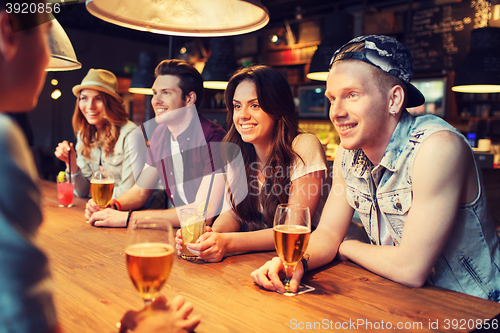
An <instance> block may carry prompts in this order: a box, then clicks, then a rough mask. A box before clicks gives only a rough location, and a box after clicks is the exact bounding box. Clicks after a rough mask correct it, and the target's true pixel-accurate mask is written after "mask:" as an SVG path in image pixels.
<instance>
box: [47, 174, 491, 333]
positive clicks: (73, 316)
mask: <svg viewBox="0 0 500 333" xmlns="http://www.w3.org/2000/svg"><path fill="white" fill-rule="evenodd" d="M40 184H41V188H42V195H43V203H42V204H43V212H44V222H43V225H42V226H41V228H40V232H39V240H40V245H41V247H42V248H43V249H44V250H45V251H46V253H47V255H48V257H49V260H50V262H51V270H52V275H53V279H54V284H55V304H56V308H57V311H58V317H59V321H60V323H61V325H62V328H63V330H64V332H69V333H73V332H79V333H82V332H100V333H101V332H117V329H116V327H115V324H116V323H117V322H118V321H119V320H120V319H121V317H122V316H123V314H124V313H125V312H126V311H127V310H130V309H134V310H138V309H140V308H142V304H143V303H142V299H141V298H140V297H139V294H138V293H137V292H136V291H135V289H134V287H133V285H132V283H131V281H130V279H129V277H128V275H127V271H126V267H125V259H124V246H125V234H126V230H125V229H113V228H95V227H92V226H90V225H88V224H87V223H85V217H84V207H85V203H86V200H83V199H79V198H76V197H75V200H74V203H75V206H74V207H72V208H59V207H58V206H57V193H56V185H55V183H53V182H48V181H41V183H40ZM273 256H275V252H265V253H249V254H244V255H239V256H233V257H228V258H226V259H225V260H223V261H222V262H220V263H204V262H203V261H196V262H189V261H185V260H182V259H180V258H176V259H175V261H174V267H173V269H172V273H171V275H170V278H169V279H168V281H167V285H166V286H165V287H164V288H163V290H162V293H163V294H164V295H166V296H167V298H169V299H172V298H173V297H175V296H176V295H179V294H180V295H183V296H184V297H185V298H186V299H188V300H189V301H191V302H192V303H194V306H195V310H194V313H195V314H200V315H201V316H202V321H201V324H200V325H199V326H198V328H197V329H196V332H209V333H220V332H231V333H234V332H311V331H333V330H335V331H346V330H349V331H359V332H363V331H369V332H373V331H394V330H397V329H398V328H402V329H403V330H404V331H415V332H429V331H443V332H453V331H462V332H465V331H471V330H472V329H473V328H474V327H476V326H475V325H477V323H480V322H482V323H484V322H485V320H488V319H491V318H493V317H495V316H496V315H497V314H499V313H500V304H498V303H495V302H492V301H487V300H483V299H479V298H476V297H472V296H468V295H465V294H460V293H456V292H452V291H449V290H444V289H441V288H437V287H433V286H427V285H426V286H424V287H423V288H408V287H405V286H403V285H400V284H398V283H394V282H391V281H389V280H387V279H385V278H382V277H380V276H377V275H375V274H372V273H370V272H369V271H367V270H365V269H363V268H361V267H359V266H357V265H355V264H353V263H349V262H340V261H337V260H336V261H334V262H333V263H331V264H330V265H329V266H327V267H324V268H321V269H318V270H314V271H312V272H309V273H308V275H307V276H306V278H305V279H304V280H303V282H305V283H306V284H308V285H310V286H313V287H314V288H316V290H315V291H313V292H309V293H306V294H301V295H298V296H294V297H287V296H283V295H280V294H278V293H276V292H270V291H266V290H263V289H261V288H260V287H258V286H257V285H255V284H254V283H253V281H252V279H251V278H250V273H251V272H252V271H253V270H254V269H256V268H258V267H259V266H260V265H262V264H263V263H264V262H265V261H266V260H269V259H270V258H272V257H273ZM497 324H498V325H499V326H498V327H500V323H498V322H497Z"/></svg>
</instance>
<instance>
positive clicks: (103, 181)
mask: <svg viewBox="0 0 500 333" xmlns="http://www.w3.org/2000/svg"><path fill="white" fill-rule="evenodd" d="M90 183H92V184H114V183H115V182H114V180H112V179H91V180H90Z"/></svg>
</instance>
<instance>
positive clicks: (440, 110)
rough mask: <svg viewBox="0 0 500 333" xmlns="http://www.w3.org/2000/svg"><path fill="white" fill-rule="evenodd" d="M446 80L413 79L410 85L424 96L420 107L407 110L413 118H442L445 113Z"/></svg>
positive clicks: (443, 78) (435, 78)
mask: <svg viewBox="0 0 500 333" xmlns="http://www.w3.org/2000/svg"><path fill="white" fill-rule="evenodd" d="M446 80H447V78H446V77H444V76H443V77H433V78H417V79H413V80H412V81H411V83H412V84H413V85H414V86H415V87H416V88H417V89H418V90H420V92H421V93H422V94H423V95H424V97H425V103H424V105H421V106H417V107H414V108H408V111H409V112H410V113H411V114H412V115H414V116H419V115H423V114H434V115H436V116H439V117H442V118H444V116H445V112H446V88H447V84H446V83H447V82H446Z"/></svg>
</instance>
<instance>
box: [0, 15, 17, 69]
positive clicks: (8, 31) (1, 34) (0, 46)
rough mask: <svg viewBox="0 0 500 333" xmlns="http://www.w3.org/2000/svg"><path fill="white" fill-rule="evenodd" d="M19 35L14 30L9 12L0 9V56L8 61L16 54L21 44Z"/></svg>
mask: <svg viewBox="0 0 500 333" xmlns="http://www.w3.org/2000/svg"><path fill="white" fill-rule="evenodd" d="M17 35H18V34H17ZM17 35H16V34H15V33H14V32H13V31H12V27H11V25H10V20H9V16H8V15H7V13H6V12H5V11H0V57H2V58H3V59H4V60H6V61H9V60H12V58H14V56H15V55H16V52H17V48H18V46H19V41H18V36H17Z"/></svg>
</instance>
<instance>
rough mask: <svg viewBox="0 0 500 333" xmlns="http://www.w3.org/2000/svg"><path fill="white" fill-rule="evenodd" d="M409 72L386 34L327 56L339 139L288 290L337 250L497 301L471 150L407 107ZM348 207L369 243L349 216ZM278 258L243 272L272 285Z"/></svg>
mask: <svg viewBox="0 0 500 333" xmlns="http://www.w3.org/2000/svg"><path fill="white" fill-rule="evenodd" d="M412 75H413V59H412V57H411V54H410V52H409V51H408V50H407V49H406V48H405V47H404V46H403V45H401V44H400V43H399V42H398V41H396V40H395V39H393V38H390V37H386V36H375V35H369V36H361V37H358V38H355V39H353V40H351V41H350V42H349V43H347V44H346V45H344V46H343V47H341V48H340V49H339V50H338V51H337V52H335V54H334V55H333V58H332V61H331V65H330V72H329V76H328V80H327V89H326V93H325V95H326V97H327V98H328V99H329V100H330V102H331V107H330V119H331V121H332V123H333V124H334V126H335V128H336V130H337V131H338V133H339V135H340V138H341V147H340V148H339V150H338V151H337V155H336V157H335V162H334V172H333V186H332V191H331V192H330V195H329V197H328V200H327V202H326V205H325V208H324V210H323V214H322V216H321V220H320V223H319V225H318V228H317V229H316V231H314V232H313V233H312V235H311V238H310V241H309V247H308V249H307V252H306V255H305V257H304V260H303V261H302V263H301V264H299V265H297V270H296V271H295V274H294V277H293V279H292V289H294V290H296V289H297V287H298V285H299V281H300V279H301V278H302V276H303V275H304V271H305V269H307V268H309V269H313V268H317V267H321V266H323V265H326V264H327V263H329V262H331V261H332V260H333V259H334V258H335V257H337V258H339V259H341V260H352V261H353V262H355V263H357V264H359V265H360V266H363V267H364V268H366V269H368V270H370V271H372V272H374V273H376V274H378V275H381V276H383V277H385V278H388V279H390V280H393V281H395V282H398V283H401V284H404V285H407V286H410V287H421V286H423V285H424V284H425V283H429V284H432V285H436V286H439V287H443V288H447V289H451V290H455V291H458V292H462V293H466V294H469V295H473V296H477V297H481V298H486V299H490V300H493V301H496V302H498V301H500V269H499V267H500V248H499V237H498V234H497V232H496V230H495V226H494V224H493V221H492V219H491V216H490V214H489V211H488V208H487V204H486V196H485V193H484V187H483V184H482V181H481V177H480V171H479V169H478V167H477V165H476V163H475V160H474V154H473V151H472V149H471V148H470V146H469V145H468V143H467V139H466V138H465V137H464V136H463V135H462V134H461V133H460V132H459V131H458V130H456V129H455V128H454V127H452V126H451V125H449V124H448V123H447V122H445V121H444V120H442V119H441V118H438V117H436V116H433V115H424V116H419V117H413V116H411V115H410V114H409V113H408V111H407V110H406V107H415V106H419V105H422V104H423V103H424V101H425V100H424V97H423V95H422V94H421V93H420V92H419V91H418V90H417V89H416V88H415V87H414V86H413V85H412V84H411V83H410V80H411V78H412ZM354 211H356V212H357V213H358V214H359V217H360V219H361V221H362V223H363V226H364V230H365V231H366V234H367V235H368V239H369V243H366V242H363V241H362V240H363V238H365V239H366V234H365V233H364V232H363V231H362V230H358V232H356V228H355V227H354V225H353V224H351V219H352V217H353V213H354ZM357 234H358V235H357ZM307 259H309V260H308V261H307ZM282 267H283V265H282V263H281V261H280V260H279V258H273V260H272V261H269V262H267V263H266V264H265V265H263V266H262V267H261V268H259V269H257V270H256V271H254V272H253V273H252V278H253V279H254V281H255V282H256V283H258V284H260V285H262V286H263V287H264V288H266V289H270V290H276V289H277V290H281V291H282V290H283V284H282V283H281V281H280V279H279V275H278V272H279V271H280V270H282Z"/></svg>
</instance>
